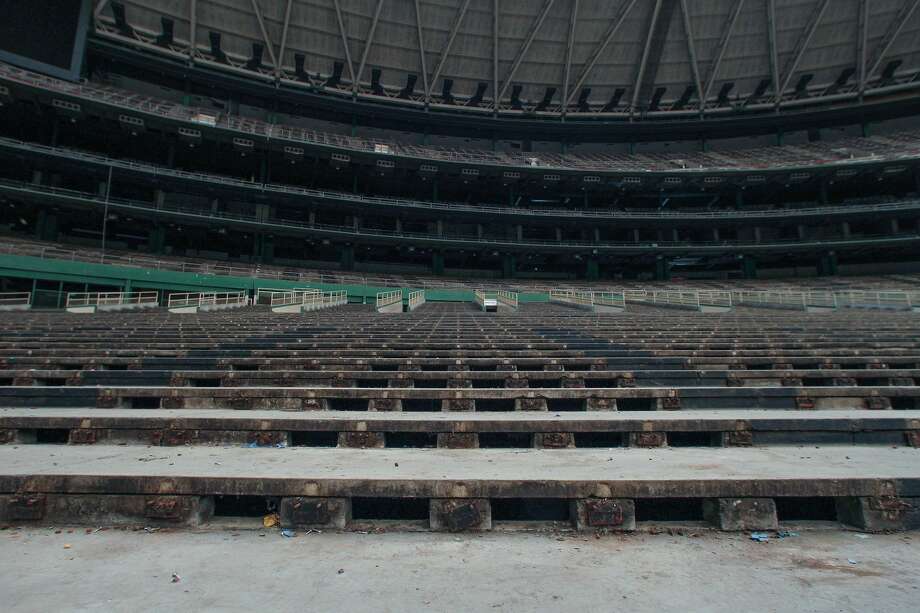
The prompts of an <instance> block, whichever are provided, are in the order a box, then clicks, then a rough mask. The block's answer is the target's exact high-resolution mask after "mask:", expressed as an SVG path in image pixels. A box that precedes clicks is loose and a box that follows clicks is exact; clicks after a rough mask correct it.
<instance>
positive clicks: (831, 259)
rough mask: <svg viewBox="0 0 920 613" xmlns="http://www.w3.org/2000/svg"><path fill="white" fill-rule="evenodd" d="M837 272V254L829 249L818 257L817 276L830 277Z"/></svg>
mask: <svg viewBox="0 0 920 613" xmlns="http://www.w3.org/2000/svg"><path fill="white" fill-rule="evenodd" d="M836 274H837V254H836V253H835V252H833V251H829V252H827V253H825V254H823V255H821V256H820V257H819V258H818V276H819V277H830V276H834V275H836Z"/></svg>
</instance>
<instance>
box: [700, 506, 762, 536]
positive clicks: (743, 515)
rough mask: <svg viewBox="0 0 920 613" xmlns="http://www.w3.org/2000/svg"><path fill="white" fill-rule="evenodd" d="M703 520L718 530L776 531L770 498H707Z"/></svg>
mask: <svg viewBox="0 0 920 613" xmlns="http://www.w3.org/2000/svg"><path fill="white" fill-rule="evenodd" d="M703 518H704V519H705V520H706V521H708V522H709V523H710V524H712V525H714V526H715V527H717V528H719V529H720V530H776V527H777V520H776V504H775V503H774V502H773V499H772V498H708V499H706V500H704V501H703Z"/></svg>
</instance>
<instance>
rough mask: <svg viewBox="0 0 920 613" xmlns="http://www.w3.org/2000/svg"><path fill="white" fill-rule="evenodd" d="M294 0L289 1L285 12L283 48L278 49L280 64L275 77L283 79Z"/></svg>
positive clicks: (282, 31) (276, 68) (282, 33)
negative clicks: (282, 70)
mask: <svg viewBox="0 0 920 613" xmlns="http://www.w3.org/2000/svg"><path fill="white" fill-rule="evenodd" d="M293 4H294V0H288V1H287V9H285V11H284V26H283V27H282V29H281V47H279V48H278V63H277V64H276V65H275V76H276V77H278V78H279V79H280V78H281V64H282V63H283V62H284V51H285V50H286V49H287V35H288V28H289V27H290V25H291V6H292V5H293Z"/></svg>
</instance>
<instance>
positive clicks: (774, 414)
mask: <svg viewBox="0 0 920 613" xmlns="http://www.w3.org/2000/svg"><path fill="white" fill-rule="evenodd" d="M0 442H5V443H7V444H41V443H48V442H57V443H64V444H67V443H69V444H118V445H123V444H128V445H154V446H174V445H255V446H281V447H290V446H303V447H335V446H338V447H367V448H383V447H435V446H437V447H443V448H463V449H471V448H489V447H519V448H527V447H537V448H545V449H546V448H551V449H562V448H570V447H625V446H631V447H664V446H672V447H719V446H751V445H757V446H762V445H789V444H816V445H840V444H846V445H889V446H892V445H893V446H899V445H908V446H914V447H917V446H920V411H897V412H893V411H888V412H878V411H833V410H831V411H821V412H814V413H812V412H791V411H770V410H766V411H760V412H752V411H738V410H735V411H732V410H724V411H694V412H693V414H692V415H687V414H685V413H680V412H673V413H669V412H660V411H636V412H609V411H591V412H584V413H549V412H544V413H540V412H527V413H524V412H517V413H443V412H441V413H421V412H420V413H401V412H389V413H384V412H374V413H371V414H370V415H361V416H355V415H354V414H353V413H349V412H335V411H311V412H306V413H288V412H277V411H259V410H253V411H234V410H226V409H212V410H207V409H199V410H192V409H181V410H169V409H95V408H74V409H51V408H37V409H32V408H29V409H0Z"/></svg>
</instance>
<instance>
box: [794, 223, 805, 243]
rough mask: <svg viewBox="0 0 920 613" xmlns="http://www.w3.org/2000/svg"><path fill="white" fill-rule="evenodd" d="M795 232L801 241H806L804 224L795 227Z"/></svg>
mask: <svg viewBox="0 0 920 613" xmlns="http://www.w3.org/2000/svg"><path fill="white" fill-rule="evenodd" d="M795 231H796V233H797V234H798V236H799V240H805V226H803V225H802V224H798V225H797V226H796V227H795Z"/></svg>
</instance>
